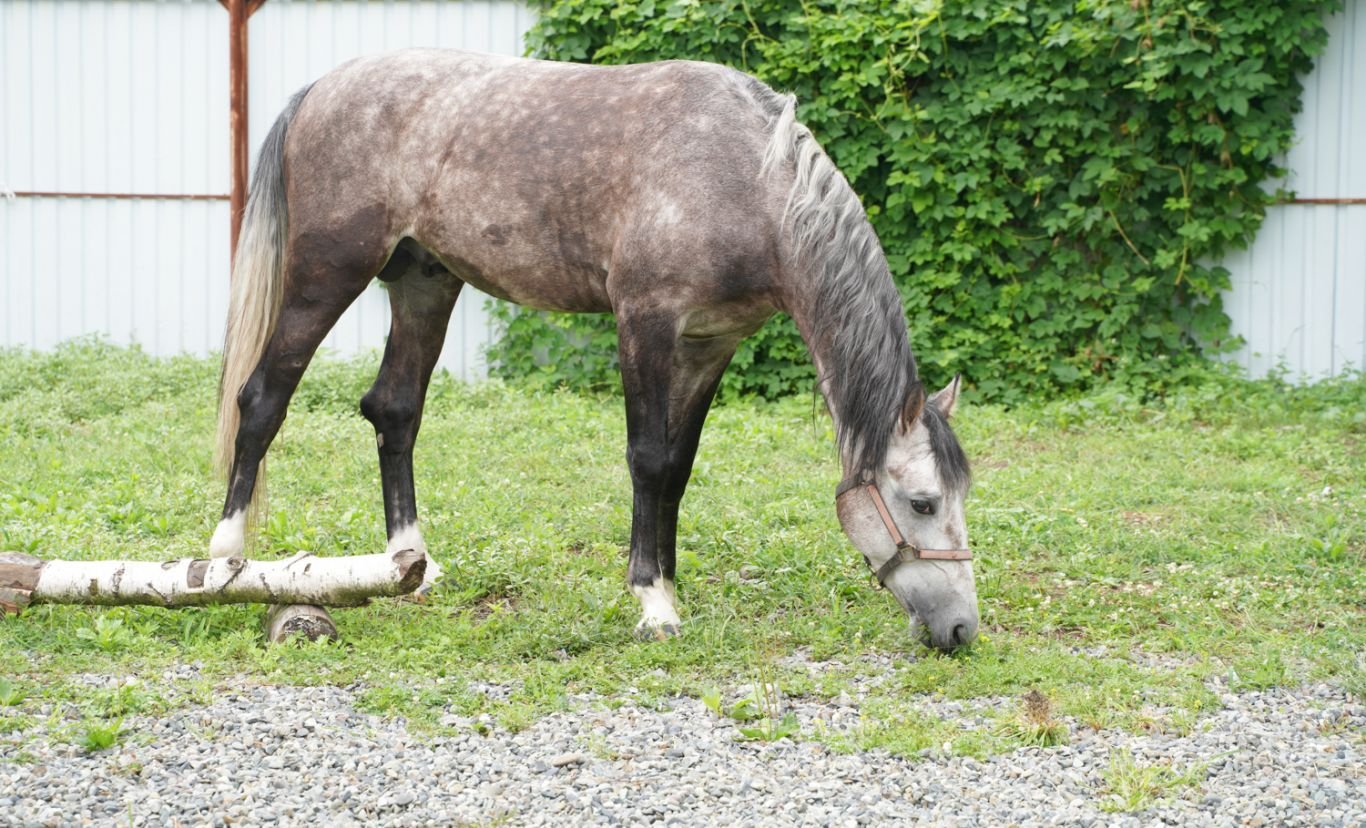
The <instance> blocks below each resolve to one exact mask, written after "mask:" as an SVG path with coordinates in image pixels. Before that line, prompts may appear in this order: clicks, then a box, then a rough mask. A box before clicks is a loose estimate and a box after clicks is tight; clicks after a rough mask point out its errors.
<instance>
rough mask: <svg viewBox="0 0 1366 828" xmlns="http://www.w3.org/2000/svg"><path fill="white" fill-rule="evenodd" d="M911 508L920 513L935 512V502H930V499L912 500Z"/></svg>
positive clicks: (928, 513)
mask: <svg viewBox="0 0 1366 828" xmlns="http://www.w3.org/2000/svg"><path fill="white" fill-rule="evenodd" d="M911 508H912V509H914V510H915V511H916V512H917V513H918V514H922V515H932V514H934V504H933V503H930V502H929V501H928V500H912V501H911Z"/></svg>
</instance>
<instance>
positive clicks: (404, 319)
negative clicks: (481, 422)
mask: <svg viewBox="0 0 1366 828" xmlns="http://www.w3.org/2000/svg"><path fill="white" fill-rule="evenodd" d="M380 279H381V280H382V281H385V282H387V283H388V288H389V307H390V311H391V315H392V321H391V322H390V327H389V339H388V342H387V343H386V344H385V346H384V361H383V362H382V363H381V366H380V371H379V376H378V377H376V378H375V384H374V386H372V387H371V388H370V390H369V391H368V392H366V394H365V396H364V397H363V398H361V403H360V408H361V413H362V414H364V415H365V418H366V419H367V420H369V421H370V422H371V424H372V425H374V427H375V445H376V446H377V448H378V451H379V468H380V481H381V485H382V486H383V488H384V523H385V527H386V530H387V533H388V538H389V543H388V552H390V553H391V554H392V553H394V552H398V551H400V550H403V549H413V550H417V551H420V552H422V553H423V554H424V555H426V557H427V570H426V574H425V576H424V577H423V582H422V586H421V587H419V588H418V590H417V595H418V596H419V597H420V596H424V595H426V594H427V593H428V592H429V591H430V590H431V588H432V585H433V583H434V582H435V580H436V579H437V578H438V577H440V575H441V568H440V567H439V566H438V565H437V563H436V562H435V561H434V560H432V557H431V555H430V554H428V553H427V545H426V544H425V543H424V542H423V539H422V532H421V531H420V530H419V529H418V524H417V496H416V492H415V489H414V484H413V445H414V444H415V443H416V441H417V432H418V428H419V427H420V426H421V423H422V409H423V405H424V403H425V401H426V396H427V385H428V383H429V381H430V380H431V376H432V371H433V369H434V368H435V367H436V360H437V357H439V356H440V355H441V346H442V345H443V344H444V342H445V340H446V327H447V325H448V324H449V322H450V318H451V312H452V311H453V310H454V308H455V300H456V299H458V298H459V296H460V288H461V286H462V285H463V284H464V283H463V282H461V281H460V280H459V279H457V278H456V277H455V276H453V275H451V273H450V272H449V271H448V270H446V269H445V268H444V267H443V266H442V265H441V264H440V263H439V262H438V261H436V259H435V257H434V256H432V255H431V254H430V253H428V252H427V251H426V250H425V249H423V248H421V247H419V246H418V245H417V244H416V243H413V242H411V241H405V242H403V243H401V244H400V245H399V247H398V249H397V250H395V252H394V256H393V257H392V258H391V259H390V261H389V264H388V265H386V266H385V268H384V271H383V272H382V273H380Z"/></svg>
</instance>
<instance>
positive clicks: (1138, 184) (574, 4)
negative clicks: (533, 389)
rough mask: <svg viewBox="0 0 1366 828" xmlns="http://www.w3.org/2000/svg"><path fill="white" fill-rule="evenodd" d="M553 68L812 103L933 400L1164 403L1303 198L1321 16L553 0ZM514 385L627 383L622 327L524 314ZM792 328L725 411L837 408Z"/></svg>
mask: <svg viewBox="0 0 1366 828" xmlns="http://www.w3.org/2000/svg"><path fill="white" fill-rule="evenodd" d="M535 5H536V7H537V9H538V12H539V17H538V20H537V23H536V24H535V26H534V27H533V29H532V31H531V33H530V34H529V36H528V45H529V48H530V51H531V52H532V53H533V54H535V55H537V56H540V57H545V58H551V59H555V60H573V61H592V62H598V63H628V62H640V61H650V60H661V59H667V58H689V59H697V60H709V61H716V62H719V63H725V64H729V65H731V66H735V67H737V68H740V69H743V70H744V71H747V72H750V73H752V74H754V75H756V76H758V77H760V78H762V79H763V80H764V81H766V82H767V83H768V84H770V85H771V86H773V87H774V88H775V89H779V90H782V91H790V92H794V93H796V95H797V99H798V102H799V110H798V116H799V117H800V118H801V119H802V121H803V122H805V123H806V124H807V125H808V126H810V127H811V129H812V131H813V132H814V133H815V134H816V136H817V137H818V138H819V139H820V141H821V142H822V144H823V145H824V147H825V149H826V151H827V152H828V153H829V154H830V156H831V157H832V158H833V159H834V161H835V163H836V164H838V165H839V167H840V169H841V170H843V171H844V173H845V175H846V176H847V177H848V178H849V180H850V182H851V183H852V184H853V185H854V188H855V189H856V190H857V191H858V192H859V194H860V195H861V196H862V198H863V201H864V204H865V205H866V206H867V208H868V213H869V216H870V218H871V219H872V221H873V224H874V226H875V227H876V229H877V232H878V235H879V237H880V238H881V240H882V244H883V248H884V249H885V251H886V253H887V257H888V259H889V261H890V263H891V267H892V273H893V275H894V277H895V279H896V281H897V284H898V285H899V287H900V289H901V294H902V298H903V300H904V303H905V307H906V312H907V315H908V317H909V320H910V326H911V339H912V345H913V346H914V348H915V352H916V355H917V358H918V359H919V361H920V363H921V366H922V371H923V373H925V374H926V375H927V376H928V378H929V379H930V380H931V381H942V380H944V379H945V378H947V377H948V376H949V375H951V374H953V373H955V372H962V373H963V374H964V375H965V376H966V377H967V378H968V380H969V381H970V382H971V383H972V384H973V385H974V386H975V388H976V394H977V396H978V397H979V398H986V399H994V400H999V401H1003V402H1011V401H1015V400H1019V399H1022V398H1024V397H1027V396H1035V395H1041V394H1052V393H1058V392H1060V391H1067V390H1070V389H1083V388H1087V387H1090V386H1093V385H1095V384H1097V383H1101V382H1109V381H1116V380H1118V381H1123V382H1128V383H1131V384H1134V385H1136V386H1138V387H1140V388H1143V389H1147V390H1160V389H1161V387H1163V386H1164V384H1165V383H1167V382H1169V381H1170V378H1171V377H1172V376H1174V375H1175V373H1179V370H1180V369H1181V368H1182V367H1189V366H1191V365H1193V364H1198V363H1199V362H1200V361H1201V360H1203V359H1204V358H1205V354H1206V353H1208V352H1210V351H1218V350H1220V349H1225V348H1228V347H1230V346H1232V345H1234V344H1236V343H1232V342H1231V341H1230V335H1229V320H1228V317H1227V316H1226V315H1225V314H1224V311H1223V308H1222V307H1221V304H1220V292H1221V291H1222V290H1224V289H1227V288H1228V287H1229V277H1228V273H1227V271H1225V270H1224V269H1222V268H1220V267H1218V266H1217V265H1214V264H1212V263H1213V262H1217V261H1218V259H1219V256H1220V254H1221V253H1223V252H1224V251H1225V250H1227V249H1229V248H1230V247H1231V246H1238V245H1243V244H1246V243H1247V242H1248V241H1249V240H1250V239H1251V237H1252V235H1253V233H1255V231H1256V230H1257V227H1258V226H1259V225H1260V223H1261V221H1262V218H1263V216H1264V213H1265V209H1266V206H1267V205H1268V204H1269V203H1271V201H1272V200H1274V199H1275V198H1276V197H1277V196H1278V193H1277V192H1276V191H1274V189H1268V186H1269V184H1270V182H1272V181H1273V180H1274V179H1275V178H1276V177H1278V176H1280V175H1283V174H1284V171H1283V170H1280V169H1278V168H1277V166H1276V159H1277V157H1278V155H1279V154H1280V153H1282V152H1283V151H1284V150H1285V149H1286V148H1287V147H1288V146H1289V145H1290V144H1291V142H1292V140H1293V139H1294V135H1293V131H1292V122H1293V117H1294V114H1295V112H1296V111H1297V110H1298V109H1299V100H1300V93H1301V85H1300V78H1301V77H1303V76H1304V75H1305V74H1306V73H1307V72H1308V71H1309V70H1310V68H1311V66H1312V58H1313V56H1314V55H1316V54H1318V53H1319V52H1320V51H1321V50H1322V48H1323V46H1324V45H1325V42H1326V39H1327V35H1326V31H1325V28H1324V16H1325V15H1326V14H1327V13H1328V12H1330V11H1332V10H1333V9H1335V8H1337V6H1338V4H1337V3H1335V2H1317V1H1316V0H1277V2H1265V0H1187V1H1186V2H1179V1H1178V0H1070V1H1069V2H1062V0H1032V2H1026V1H1025V0H968V1H967V2H950V1H949V0H944V1H943V2H934V1H931V2H924V1H922V0H828V1H825V2H822V1H820V0H806V2H789V1H788V0H719V1H718V2H698V0H624V2H623V1H622V0H540V2H537V3H536V4H535ZM496 313H497V315H498V317H499V318H500V319H501V321H502V323H503V324H504V333H503V336H502V338H501V340H500V341H499V342H498V343H497V344H496V345H495V346H494V347H493V348H492V350H491V352H490V357H491V359H490V362H491V365H492V366H493V369H494V371H495V372H496V373H498V374H501V375H504V376H509V377H524V378H525V377H533V378H539V379H540V381H542V382H546V383H549V384H554V385H558V384H567V385H570V386H574V387H610V386H613V385H615V384H616V382H617V380H616V365H615V347H614V344H615V334H614V332H613V328H612V322H611V319H610V318H606V317H596V316H582V317H570V316H562V315H554V314H543V313H532V312H525V311H519V310H516V309H513V308H511V307H508V306H504V307H501V308H500V309H498V310H497V311H496ZM811 380H812V369H811V367H810V363H809V361H808V359H807V357H806V351H805V347H804V346H803V344H802V342H801V340H800V338H799V337H798V336H797V333H796V330H795V328H794V327H793V326H792V324H791V323H790V321H789V320H787V319H786V318H776V319H774V320H773V321H772V322H770V323H769V324H768V325H767V326H765V328H764V329H763V330H761V331H760V332H759V333H758V334H756V335H755V336H754V337H751V339H750V340H748V341H747V342H746V344H745V345H744V346H743V348H742V349H741V352H740V353H739V354H737V356H736V360H735V362H734V363H733V364H732V369H731V370H730V371H729V372H728V373H727V378H726V380H725V385H724V386H723V392H724V393H726V394H754V395H760V396H765V397H774V396H779V395H783V394H788V393H792V392H796V391H807V390H809V389H810V387H811Z"/></svg>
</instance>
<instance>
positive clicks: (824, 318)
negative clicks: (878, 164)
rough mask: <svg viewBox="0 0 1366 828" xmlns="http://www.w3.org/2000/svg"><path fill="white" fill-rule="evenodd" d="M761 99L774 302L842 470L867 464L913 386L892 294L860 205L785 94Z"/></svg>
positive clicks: (877, 455) (883, 450) (879, 455)
mask: <svg viewBox="0 0 1366 828" xmlns="http://www.w3.org/2000/svg"><path fill="white" fill-rule="evenodd" d="M766 106H767V109H768V111H769V112H770V114H771V115H772V121H771V129H772V134H771V137H770V139H769V142H768V146H767V148H766V150H765V152H764V158H763V165H762V168H763V169H764V170H765V171H767V172H768V173H769V175H768V178H767V180H768V181H769V183H770V186H772V187H773V188H774V191H773V193H772V195H773V196H774V204H775V205H776V204H783V205H784V206H783V207H782V209H781V213H780V216H781V218H780V220H779V221H778V222H777V225H778V226H780V227H782V228H783V235H784V237H785V238H786V239H787V241H788V244H787V245H786V252H787V256H786V257H785V259H786V263H785V267H784V268H783V270H784V277H781V278H783V281H784V282H785V284H783V285H781V286H780V289H779V293H780V295H781V296H782V300H781V301H782V303H783V304H784V305H785V306H786V307H785V310H787V311H788V312H789V313H790V314H792V317H793V318H794V320H795V321H796V323H797V328H798V330H800V331H801V334H802V338H803V339H805V340H806V347H807V349H808V350H809V351H810V352H811V358H812V360H813V361H814V362H815V363H816V370H817V374H818V376H819V381H818V382H819V387H820V389H821V393H822V394H823V395H824V396H825V399H826V403H827V404H828V405H829V407H830V412H831V414H832V415H833V416H834V418H835V426H836V433H837V435H838V439H839V446H840V456H841V459H842V460H843V463H844V468H845V472H846V474H849V473H855V472H859V471H863V470H869V471H876V470H878V469H880V468H881V467H882V466H883V465H884V464H885V460H886V454H887V446H888V443H889V442H890V440H891V436H892V431H893V429H894V428H895V426H896V424H897V422H898V420H899V418H900V416H901V414H902V411H903V410H904V409H905V406H906V403H907V400H908V399H909V398H910V397H911V395H912V393H916V392H918V391H919V381H918V379H917V377H916V368H915V357H914V356H912V355H911V346H910V341H909V339H908V337H907V335H906V315H905V311H904V310H903V309H902V307H901V294H900V293H899V292H898V291H897V289H896V286H895V285H894V284H893V283H892V277H891V271H890V269H889V268H888V267H887V257H886V256H885V255H884V254H883V252H882V245H880V244H879V243H878V240H877V236H876V234H874V233H873V228H872V226H871V225H870V224H869V223H868V215H867V213H866V212H865V211H864V209H863V204H862V203H861V202H860V201H859V198H858V195H857V194H856V193H855V192H854V190H853V188H852V187H850V186H849V182H848V181H847V180H845V178H844V176H843V175H842V174H840V171H839V170H838V169H836V167H835V165H834V163H833V162H832V161H831V160H830V158H829V156H827V155H826V154H825V151H824V150H822V149H821V147H820V145H819V144H818V143H817V142H816V139H815V137H814V136H813V135H812V134H811V131H810V130H808V129H807V128H806V127H805V126H803V125H802V124H800V123H798V122H797V120H796V110H795V106H796V102H795V99H794V98H793V97H791V96H785V97H783V96H776V95H771V93H770V97H769V98H768V99H767V103H766ZM780 170H781V171H783V172H782V173H780V172H779V171H780Z"/></svg>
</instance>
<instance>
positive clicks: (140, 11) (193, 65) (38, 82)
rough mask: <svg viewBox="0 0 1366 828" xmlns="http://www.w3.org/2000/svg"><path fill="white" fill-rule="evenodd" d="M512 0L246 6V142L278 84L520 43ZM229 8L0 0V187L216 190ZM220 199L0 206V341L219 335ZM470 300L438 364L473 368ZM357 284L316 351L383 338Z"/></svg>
mask: <svg viewBox="0 0 1366 828" xmlns="http://www.w3.org/2000/svg"><path fill="white" fill-rule="evenodd" d="M531 21H532V15H531V13H530V12H529V11H528V10H527V9H526V7H525V6H524V5H523V4H521V3H518V2H507V1H506V0H499V2H445V1H444V0H418V1H417V2H407V1H406V0H387V1H386V2H358V0H270V1H269V2H267V3H266V4H265V5H264V6H262V7H261V9H260V11H258V12H257V13H256V14H255V15H254V16H253V17H252V19H251V23H250V35H251V78H250V90H251V101H250V111H249V116H248V117H249V124H250V134H251V144H252V147H253V153H254V152H255V148H256V147H257V146H259V144H260V141H261V140H262V139H263V138H264V136H265V133H266V131H267V130H268V129H269V128H270V125H271V123H272V122H273V121H274V120H275V116H276V114H277V113H278V112H279V110H280V108H281V107H282V106H283V105H284V102H285V101H286V100H287V99H288V97H289V95H290V94H291V93H292V92H293V90H295V89H297V88H299V87H301V86H303V85H304V84H306V83H308V82H310V81H312V80H314V79H315V78H317V77H318V76H320V75H322V74H324V73H325V72H326V71H327V70H329V69H331V68H332V67H333V66H335V65H336V64H338V63H341V62H342V61H344V60H347V59H349V58H352V57H355V56H358V55H362V54H371V53H375V52H381V51H387V50H390V49H395V48H401V47H404V46H412V45H422V46H447V47H458V48H468V49H476V50H480V51H489V52H500V53H505V54H521V52H522V37H523V35H524V34H525V32H526V30H527V28H529V26H530V24H531ZM227 37H228V33H227V14H226V13H225V12H224V11H223V9H222V7H221V6H220V5H219V4H218V3H216V2H211V0H112V1H110V0H0V190H6V191H67V192H116V193H194V194H226V193H227V191H228V182H229V170H228V157H229V153H228V104H227V100H228V77H227V67H228V57H227ZM228 227H229V222H228V205H227V202H226V201H133V200H123V199H120V200H104V199H100V200H94V199H91V200H86V199H81V200H76V199H58V198H20V199H7V200H3V201H0V281H2V282H3V285H2V286H0V302H3V308H0V345H23V346H27V347H32V348H40V349H41V348H49V347H51V346H53V345H55V344H56V343H57V342H60V341H62V340H64V339H69V338H71V337H73V336H77V335H81V334H89V333H104V334H106V335H108V336H109V337H110V338H111V339H113V340H114V341H116V342H138V343H140V344H141V345H142V346H143V347H144V348H146V349H147V350H148V351H149V352H152V353H156V354H175V353H181V352H191V353H208V352H210V351H213V350H216V349H217V348H218V347H220V344H221V341H222V330H223V328H222V326H223V319H224V316H225V315H226V312H227V285H228ZM483 302H484V297H483V296H482V295H481V294H478V293H477V292H476V291H473V290H468V289H467V290H466V292H465V294H464V295H462V296H461V299H460V303H459V305H458V307H457V309H456V318H454V319H453V320H452V322H451V327H450V333H449V335H448V337H447V343H446V348H445V350H444V352H443V354H442V365H444V366H445V367H447V368H448V369H450V370H451V371H452V372H454V373H456V374H458V375H460V376H462V377H467V378H468V377H475V376H480V375H482V373H483V366H482V363H481V361H480V359H479V354H480V350H481V349H482V347H483V346H484V344H486V343H487V342H488V341H489V339H490V338H491V331H490V329H489V323H488V320H487V318H486V317H485V314H484V313H483ZM388 316H389V314H388V307H387V298H386V296H385V294H384V292H383V291H381V290H378V289H372V290H370V291H367V292H366V294H365V295H364V296H363V297H362V298H361V300H359V301H358V302H357V303H356V306H355V307H353V308H352V310H350V311H348V313H347V314H346V316H344V317H343V318H342V320H341V321H340V322H339V323H338V325H337V329H336V330H335V331H334V333H333V334H332V335H331V336H330V337H329V338H328V340H327V342H326V343H325V347H329V348H331V349H333V350H335V351H337V352H340V353H353V352H355V351H358V350H362V349H367V348H380V347H383V343H384V336H385V334H386V333H387V330H388Z"/></svg>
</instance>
